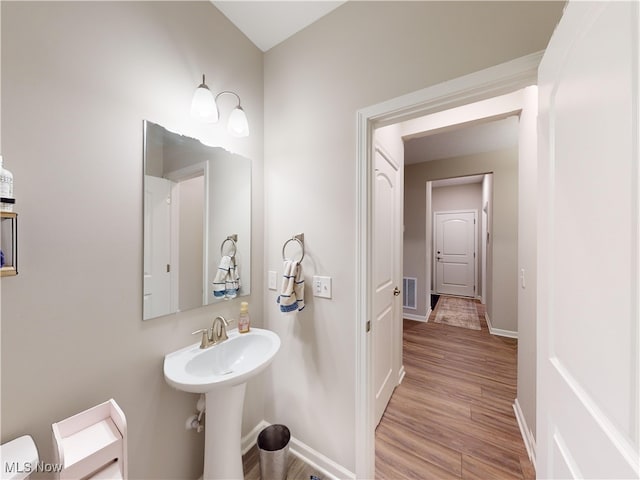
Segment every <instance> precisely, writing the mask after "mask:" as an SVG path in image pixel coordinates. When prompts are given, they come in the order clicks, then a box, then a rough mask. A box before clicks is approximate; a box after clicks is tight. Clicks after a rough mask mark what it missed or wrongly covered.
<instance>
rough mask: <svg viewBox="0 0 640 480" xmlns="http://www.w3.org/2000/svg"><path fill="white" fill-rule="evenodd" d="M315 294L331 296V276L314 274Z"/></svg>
mask: <svg viewBox="0 0 640 480" xmlns="http://www.w3.org/2000/svg"><path fill="white" fill-rule="evenodd" d="M313 296H314V297H321V298H331V277H321V276H318V275H314V276H313Z"/></svg>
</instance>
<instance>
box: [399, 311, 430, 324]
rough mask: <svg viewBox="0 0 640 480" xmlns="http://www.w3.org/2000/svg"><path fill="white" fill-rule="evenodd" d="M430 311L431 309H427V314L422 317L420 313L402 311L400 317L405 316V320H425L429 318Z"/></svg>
mask: <svg viewBox="0 0 640 480" xmlns="http://www.w3.org/2000/svg"><path fill="white" fill-rule="evenodd" d="M430 313H431V309H429V312H427V316H426V317H423V316H422V315H414V314H413V313H404V312H402V318H406V319H407V320H415V321H416V322H426V321H427V320H428V319H429V314H430Z"/></svg>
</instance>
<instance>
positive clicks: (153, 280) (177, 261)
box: [142, 120, 251, 320]
mask: <svg viewBox="0 0 640 480" xmlns="http://www.w3.org/2000/svg"><path fill="white" fill-rule="evenodd" d="M143 191H144V242H143V243H144V245H143V258H144V265H143V276H144V278H143V302H142V304H143V320H147V319H150V318H156V317H160V316H163V315H168V314H171V313H176V312H182V311H185V310H189V309H192V308H196V307H200V306H203V305H208V304H210V303H213V302H216V301H220V300H223V299H229V298H234V297H235V296H243V295H248V294H249V293H250V279H251V258H250V255H251V160H249V159H248V158H244V157H242V156H240V155H236V154H233V153H230V152H228V151H227V150H225V149H223V148H220V147H209V146H206V145H204V144H202V143H201V142H200V141H199V140H196V139H194V138H189V137H185V136H183V135H178V134H176V133H173V132H170V131H168V130H167V129H165V128H164V127H161V126H160V125H156V124H154V123H151V122H149V121H146V120H145V121H144V186H143Z"/></svg>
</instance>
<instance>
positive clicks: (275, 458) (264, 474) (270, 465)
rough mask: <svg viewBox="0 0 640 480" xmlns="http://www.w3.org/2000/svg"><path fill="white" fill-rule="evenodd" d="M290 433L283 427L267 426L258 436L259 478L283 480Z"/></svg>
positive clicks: (286, 464) (286, 466) (287, 464)
mask: <svg viewBox="0 0 640 480" xmlns="http://www.w3.org/2000/svg"><path fill="white" fill-rule="evenodd" d="M290 439H291V432H289V429H288V428H287V427H285V426H284V425H269V426H268V427H267V428H265V429H263V430H262V431H261V432H260V434H259V435H258V450H259V452H260V478H261V479H262V480H285V479H286V478H287V468H288V466H289V440H290Z"/></svg>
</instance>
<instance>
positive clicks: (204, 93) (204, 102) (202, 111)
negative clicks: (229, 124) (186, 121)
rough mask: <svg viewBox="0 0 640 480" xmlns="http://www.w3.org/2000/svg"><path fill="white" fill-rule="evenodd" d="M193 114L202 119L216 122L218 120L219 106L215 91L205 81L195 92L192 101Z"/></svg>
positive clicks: (194, 116)
mask: <svg viewBox="0 0 640 480" xmlns="http://www.w3.org/2000/svg"><path fill="white" fill-rule="evenodd" d="M191 116H192V117H193V118H197V119H198V120H200V121H203V122H207V123H215V122H217V121H218V107H217V105H216V101H215V99H214V98H213V93H211V90H209V88H207V86H206V85H205V84H204V83H203V84H202V85H200V86H199V87H198V88H197V89H196V91H195V93H194V94H193V100H192V101H191Z"/></svg>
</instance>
